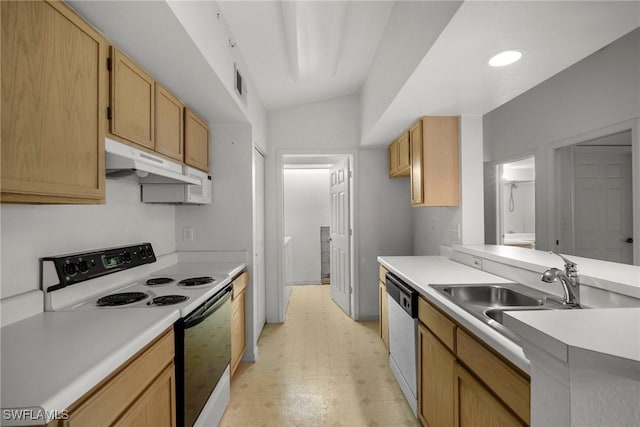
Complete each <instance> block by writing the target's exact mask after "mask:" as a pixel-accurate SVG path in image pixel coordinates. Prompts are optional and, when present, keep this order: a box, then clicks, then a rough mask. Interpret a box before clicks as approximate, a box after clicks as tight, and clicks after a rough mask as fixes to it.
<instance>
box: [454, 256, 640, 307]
mask: <svg viewBox="0 0 640 427" xmlns="http://www.w3.org/2000/svg"><path fill="white" fill-rule="evenodd" d="M453 249H454V250H455V251H458V252H461V253H466V254H469V255H473V256H480V257H482V258H486V259H490V260H492V261H496V262H500V263H507V264H509V265H512V266H514V267H518V268H523V269H525V270H529V271H535V272H538V273H542V272H543V271H544V270H546V269H547V268H549V267H557V268H563V266H564V262H563V261H562V259H560V257H559V256H557V255H554V254H550V253H548V252H546V251H537V250H532V249H525V248H518V247H514V246H500V245H476V246H455V247H454V248H453ZM567 258H569V259H570V260H572V261H574V262H575V263H577V264H578V272H579V273H580V282H581V283H582V284H585V285H588V286H593V287H596V288H600V289H605V290H607V291H612V292H617V293H620V294H623V295H629V296H631V297H634V298H640V267H639V266H634V265H627V264H619V263H615V262H608V261H600V260H597V259H590V258H582V257H578V256H573V255H567Z"/></svg>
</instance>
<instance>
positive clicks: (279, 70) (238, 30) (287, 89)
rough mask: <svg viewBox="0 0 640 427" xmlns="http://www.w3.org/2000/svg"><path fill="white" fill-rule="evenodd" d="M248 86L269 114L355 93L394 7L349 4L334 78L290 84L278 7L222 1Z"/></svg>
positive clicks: (274, 3) (278, 4)
mask: <svg viewBox="0 0 640 427" xmlns="http://www.w3.org/2000/svg"><path fill="white" fill-rule="evenodd" d="M219 5H220V9H221V10H222V13H223V15H224V18H225V20H226V22H227V25H228V26H229V29H230V31H231V33H232V34H233V37H234V42H235V43H236V45H237V46H238V49H239V50H240V51H241V52H242V57H243V59H244V61H245V63H246V65H247V68H248V72H249V74H250V76H251V80H252V81H253V83H254V84H255V86H256V90H257V92H258V94H259V96H260V98H261V100H262V102H263V104H264V106H265V107H266V108H267V109H268V110H271V109H279V108H285V107H291V106H294V105H301V104H306V103H310V102H315V101H320V100H325V99H329V98H333V97H337V96H343V95H350V94H354V93H357V92H359V90H360V88H361V87H362V84H363V82H364V79H365V77H366V75H367V72H368V69H369V65H370V63H371V60H372V59H373V55H374V53H375V51H376V48H377V46H378V42H379V41H380V37H381V35H382V32H383V31H384V28H385V25H386V22H387V19H388V17H389V13H390V12H391V8H392V6H393V2H390V1H348V2H346V17H345V25H344V34H343V39H342V43H341V45H340V52H339V59H338V65H337V69H336V73H335V75H333V76H331V77H329V78H324V79H319V78H315V79H300V80H297V79H296V78H294V75H293V73H292V71H291V66H290V62H289V56H288V50H287V43H286V38H285V30H284V22H283V12H282V5H281V2H280V1H220V2H219Z"/></svg>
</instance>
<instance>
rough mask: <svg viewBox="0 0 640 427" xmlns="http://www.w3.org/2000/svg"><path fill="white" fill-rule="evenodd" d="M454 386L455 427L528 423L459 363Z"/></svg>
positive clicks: (522, 424)
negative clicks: (514, 413) (519, 417)
mask: <svg viewBox="0 0 640 427" xmlns="http://www.w3.org/2000/svg"><path fill="white" fill-rule="evenodd" d="M454 386H455V392H454V396H455V404H454V407H455V413H454V415H455V424H454V425H455V427H475V426H505V427H506V426H526V425H527V424H525V423H524V422H522V421H521V420H520V419H518V418H517V417H516V416H514V415H513V413H512V412H511V411H510V410H509V408H508V407H507V406H506V405H504V404H503V403H502V402H500V400H498V399H497V398H496V397H495V396H494V395H493V394H492V393H491V391H489V389H487V388H486V387H485V386H484V385H482V383H480V382H479V381H478V380H476V379H475V377H474V376H473V375H472V374H471V373H470V372H469V371H468V370H467V369H465V368H464V366H462V365H461V364H459V363H456V365H455V381H454ZM430 425H432V424H430Z"/></svg>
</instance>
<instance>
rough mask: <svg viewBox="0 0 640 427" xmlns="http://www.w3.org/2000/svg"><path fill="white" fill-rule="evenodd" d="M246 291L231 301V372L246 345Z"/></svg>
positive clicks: (238, 362) (235, 367) (236, 365)
mask: <svg viewBox="0 0 640 427" xmlns="http://www.w3.org/2000/svg"><path fill="white" fill-rule="evenodd" d="M245 299H246V292H240V294H238V295H237V296H236V297H235V299H234V300H233V301H232V303H231V374H232V375H233V373H234V372H235V371H236V369H237V368H238V365H239V364H240V360H241V359H242V354H243V353H244V350H245V347H246V335H245V330H246V322H245Z"/></svg>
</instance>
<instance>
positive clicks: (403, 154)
mask: <svg viewBox="0 0 640 427" xmlns="http://www.w3.org/2000/svg"><path fill="white" fill-rule="evenodd" d="M410 163H411V162H410V152H409V132H405V133H403V134H402V135H401V136H400V137H399V138H398V139H396V140H395V141H393V142H392V143H391V144H390V145H389V177H390V178H396V177H399V176H409V175H410V173H409V167H410Z"/></svg>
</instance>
